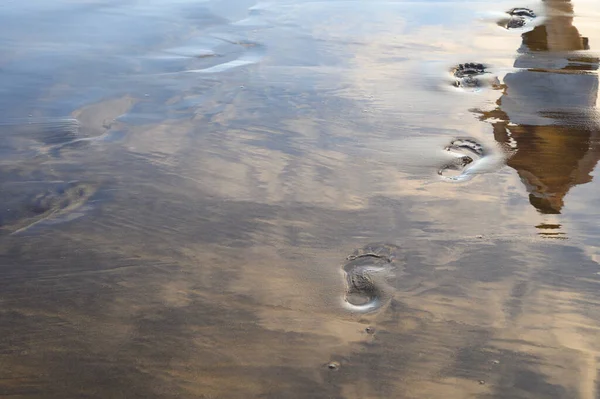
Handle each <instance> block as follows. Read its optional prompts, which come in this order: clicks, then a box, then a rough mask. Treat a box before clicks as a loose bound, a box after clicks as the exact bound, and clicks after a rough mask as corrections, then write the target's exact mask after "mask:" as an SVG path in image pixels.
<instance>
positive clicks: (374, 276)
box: [343, 243, 400, 312]
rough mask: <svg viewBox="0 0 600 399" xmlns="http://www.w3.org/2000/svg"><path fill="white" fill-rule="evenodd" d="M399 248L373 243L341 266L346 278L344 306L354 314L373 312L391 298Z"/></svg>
mask: <svg viewBox="0 0 600 399" xmlns="http://www.w3.org/2000/svg"><path fill="white" fill-rule="evenodd" d="M399 249H400V248H399V247H398V246H396V245H393V244H386V243H373V244H368V245H365V246H364V247H362V248H359V249H357V250H355V251H354V252H353V253H352V255H350V256H348V257H347V262H346V263H345V264H344V266H343V270H344V273H345V275H346V296H345V304H346V306H347V307H348V308H349V309H350V310H353V311H358V312H372V311H375V310H377V309H379V308H381V306H383V305H384V304H386V303H388V302H389V301H390V299H391V298H392V294H393V290H394V288H393V286H392V285H391V284H390V282H391V281H392V280H393V279H394V277H395V270H396V258H397V256H398V253H399Z"/></svg>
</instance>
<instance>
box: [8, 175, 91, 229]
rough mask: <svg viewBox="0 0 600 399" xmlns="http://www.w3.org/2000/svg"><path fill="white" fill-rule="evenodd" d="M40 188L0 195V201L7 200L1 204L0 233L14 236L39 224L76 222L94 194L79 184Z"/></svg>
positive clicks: (69, 183) (72, 183)
mask: <svg viewBox="0 0 600 399" xmlns="http://www.w3.org/2000/svg"><path fill="white" fill-rule="evenodd" d="M42 184H43V186H42V187H37V189H36V188H33V187H28V188H27V189H24V190H20V192H10V193H9V192H8V190H5V191H4V192H3V194H5V195H3V196H2V197H4V196H9V194H10V198H4V199H5V200H6V201H3V202H4V204H5V206H4V207H3V209H2V211H1V212H0V232H2V231H4V232H6V233H11V234H16V233H20V232H23V231H25V230H27V229H30V228H32V227H33V226H36V225H40V224H42V223H48V224H52V223H61V222H67V221H70V220H73V219H76V218H78V217H80V216H82V215H83V212H84V211H85V209H86V206H85V205H86V203H87V202H88V201H89V199H90V198H91V197H92V195H94V193H95V192H96V189H95V188H94V187H92V186H90V185H88V184H84V183H79V182H68V183H42ZM34 185H36V184H34ZM32 188H33V190H32ZM5 189H6V187H5Z"/></svg>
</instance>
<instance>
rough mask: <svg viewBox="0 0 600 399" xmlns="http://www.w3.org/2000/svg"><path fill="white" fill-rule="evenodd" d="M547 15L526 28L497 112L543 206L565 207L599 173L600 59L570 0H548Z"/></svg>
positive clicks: (497, 129)
mask: <svg viewBox="0 0 600 399" xmlns="http://www.w3.org/2000/svg"><path fill="white" fill-rule="evenodd" d="M544 6H545V13H546V19H545V20H544V22H543V23H542V24H541V25H538V26H536V27H535V28H533V29H532V30H531V31H529V32H526V33H524V34H523V35H522V38H523V43H522V46H521V48H520V49H519V53H520V55H519V57H518V58H517V60H516V62H515V67H517V68H522V69H521V70H520V71H518V72H514V73H509V74H508V75H507V76H506V77H505V81H504V83H505V85H504V91H503V95H502V97H501V98H500V99H499V100H498V102H497V104H498V106H499V107H498V108H497V109H496V110H494V111H492V112H487V113H485V114H484V116H483V118H484V119H493V122H492V124H493V126H494V137H495V139H496V140H497V141H498V142H499V143H502V144H504V145H506V146H507V147H510V148H511V149H512V150H513V151H514V155H513V156H512V157H511V158H510V159H509V160H508V162H507V164H508V165H509V166H510V167H512V168H513V169H515V170H516V171H517V172H518V174H519V176H520V177H521V179H522V181H523V183H524V184H525V186H526V188H527V191H528V192H529V201H530V203H531V205H533V206H534V207H535V208H536V209H537V210H538V211H539V212H541V213H544V214H558V213H561V209H562V208H563V206H564V198H565V196H566V195H567V193H568V191H569V189H570V188H571V187H573V186H575V185H578V184H585V183H588V182H589V181H591V180H592V177H591V176H590V173H591V172H592V170H593V169H594V167H595V166H596V163H597V162H598V160H599V159H600V141H599V139H600V137H599V133H598V131H599V129H598V123H597V121H596V120H595V118H594V116H595V115H594V111H595V109H594V107H595V105H596V101H597V97H598V75H597V74H596V72H595V71H596V70H597V69H598V63H599V59H598V58H596V57H594V56H591V55H588V53H586V52H585V50H588V49H589V43H588V38H586V37H582V36H581V35H580V34H579V32H578V30H577V28H576V27H574V26H573V25H572V22H573V5H572V4H571V2H570V1H568V0H547V1H545V3H544Z"/></svg>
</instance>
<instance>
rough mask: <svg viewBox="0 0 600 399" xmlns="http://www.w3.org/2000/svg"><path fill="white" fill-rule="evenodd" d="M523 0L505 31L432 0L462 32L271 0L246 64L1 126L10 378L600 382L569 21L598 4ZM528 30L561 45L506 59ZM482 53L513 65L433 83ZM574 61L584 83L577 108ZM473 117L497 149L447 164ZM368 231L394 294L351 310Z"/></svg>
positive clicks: (595, 391) (143, 392) (329, 390)
mask: <svg viewBox="0 0 600 399" xmlns="http://www.w3.org/2000/svg"><path fill="white" fill-rule="evenodd" d="M378 4H379V3H378ZM243 6H244V7H245V8H247V7H249V6H250V5H246V4H244V5H243ZM438 6H439V7H442V5H440V4H438ZM512 6H515V5H514V4H506V5H505V4H498V5H494V7H501V8H499V9H498V10H499V11H500V12H502V11H504V10H505V9H509V8H510V7H512ZM537 6H538V8H537V9H536V12H537V13H538V14H539V15H543V16H544V18H545V19H544V20H543V24H541V22H540V21H539V20H538V22H539V23H540V25H539V26H536V27H535V28H533V30H524V31H523V32H516V33H515V32H505V31H503V30H502V29H500V28H499V27H498V26H497V25H496V23H495V21H487V19H486V18H484V17H481V14H477V13H476V12H474V11H477V12H481V13H484V12H486V11H489V8H490V7H491V6H490V5H489V4H483V3H482V4H481V5H480V6H478V5H473V4H470V3H469V4H468V5H464V4H463V5H461V3H452V4H449V5H446V6H445V7H446V9H443V10H440V11H438V12H437V14H440V13H443V11H452V10H453V9H454V8H458V9H459V10H460V11H461V12H464V13H465V17H464V18H467V16H468V18H469V21H471V20H472V21H474V22H473V24H474V26H466V27H465V26H459V27H457V28H455V29H458V32H459V33H461V34H455V35H454V37H451V36H449V35H448V32H449V31H451V30H452V27H453V25H450V26H449V27H448V26H446V25H444V24H445V23H446V22H444V21H441V22H439V21H438V22H431V21H429V20H427V19H426V18H425V17H423V18H424V19H423V20H422V21H421V20H420V19H418V20H419V21H421V22H420V24H422V26H417V27H411V26H410V18H409V17H410V15H411V14H410V13H411V12H413V13H416V14H418V15H421V14H422V13H425V14H426V11H427V9H428V7H432V6H431V5H426V6H421V7H416V6H415V5H403V4H401V3H397V4H396V3H385V4H383V3H382V4H379V5H378V6H373V7H370V8H369V7H366V8H361V7H363V6H361V5H357V4H354V5H352V6H350V5H348V4H346V3H344V7H348V8H347V9H342V8H339V7H336V6H335V5H330V4H327V3H324V4H321V3H306V4H305V3H303V2H297V3H296V2H285V3H282V4H281V5H279V6H277V5H274V6H272V8H270V7H267V6H264V10H263V11H260V8H258V11H255V12H254V14H252V15H256V14H258V15H259V17H258V22H264V21H267V22H265V23H266V25H267V27H268V28H264V27H262V28H261V27H260V24H258V22H257V20H252V19H251V20H250V21H249V22H248V21H246V23H247V24H248V26H250V28H252V30H256V31H258V32H252V35H254V36H255V37H254V36H253V37H252V38H253V39H254V40H256V41H257V43H266V44H265V47H266V48H267V50H266V54H267V56H266V57H265V58H264V59H262V60H261V61H260V62H258V63H257V64H256V65H250V66H248V67H246V69H243V68H242V69H237V70H236V69H234V70H232V71H229V72H226V73H223V74H221V75H218V77H217V76H214V75H210V76H209V77H206V78H196V75H185V77H184V78H180V77H179V75H177V76H178V77H177V78H173V79H174V80H166V81H164V82H163V81H160V82H161V83H168V85H166V84H165V88H164V90H165V91H166V93H164V92H163V91H161V90H159V89H156V88H154V86H152V85H150V86H148V87H144V89H145V90H143V91H141V92H140V93H141V94H140V93H137V95H136V94H135V93H125V94H123V93H120V94H116V93H111V94H112V95H110V96H107V98H106V99H104V100H98V101H91V102H86V104H85V105H84V106H80V107H76V108H73V109H71V110H70V111H69V112H68V113H67V114H64V115H66V116H68V117H71V118H75V119H76V120H77V121H78V123H79V124H80V126H79V128H78V130H77V131H76V132H75V133H74V131H73V130H72V129H71V127H69V128H68V129H67V133H68V134H67V135H66V136H65V135H61V134H59V133H64V129H65V128H64V127H61V126H64V125H61V124H58V125H52V123H54V122H52V123H50V125H46V124H44V125H43V126H44V128H43V129H37V128H36V127H35V126H37V125H33V127H32V126H31V125H25V126H26V128H22V130H19V129H16V130H10V129H9V130H6V131H5V137H8V138H7V139H6V140H7V141H5V142H3V144H4V147H2V148H0V150H2V151H4V149H5V148H8V149H9V150H10V152H9V154H11V155H10V156H9V155H7V156H6V158H3V160H2V162H1V163H0V176H1V180H0V183H1V190H2V197H1V198H2V201H3V204H6V205H7V206H5V207H4V208H6V210H4V209H3V210H2V213H0V216H2V226H1V227H2V230H0V234H1V235H0V277H1V279H0V281H1V286H0V376H1V379H0V397H10V398H171V397H173V398H361V399H363V398H408V399H412V398H415V399H416V398H419V399H421V398H506V399H508V398H510V399H513V398H527V399H529V398H569V399H570V398H582V399H598V398H600V376H599V372H598V370H599V366H598V364H599V360H600V339H599V338H598V334H599V333H600V306H599V305H600V289H599V288H600V274H599V273H600V264H599V263H598V259H599V258H598V256H599V253H598V249H597V244H596V241H597V238H598V229H597V227H596V225H595V223H596V222H597V221H598V219H599V216H600V214H599V213H598V211H597V210H596V207H595V206H594V200H595V199H596V197H597V196H596V195H595V193H596V192H597V189H598V188H597V186H596V184H597V182H596V181H595V180H594V168H595V165H596V163H597V161H598V158H597V156H596V155H597V153H598V152H597V143H596V141H597V137H596V135H597V129H596V128H595V126H596V125H595V120H596V119H595V116H594V115H595V111H596V109H595V107H596V105H595V102H593V101H592V99H593V98H595V97H597V76H596V74H595V71H594V70H591V71H590V70H589V65H590V64H591V65H593V64H594V63H596V64H597V61H595V60H594V56H593V53H592V51H591V50H584V48H585V45H584V41H583V40H578V39H577V38H578V37H579V36H581V35H587V36H585V37H588V39H586V41H585V42H587V43H588V46H589V47H590V49H593V48H594V43H595V42H597V43H600V31H598V30H597V28H594V26H593V23H594V22H595V21H597V19H598V18H599V17H600V9H598V7H597V6H596V5H595V4H593V3H583V2H582V3H581V4H580V3H575V2H574V3H573V7H574V8H575V11H577V12H578V13H579V14H577V15H578V17H577V18H573V17H569V16H568V14H569V13H572V12H573V11H572V10H571V7H570V2H566V1H559V0H556V1H546V2H544V3H540V4H538V5H537ZM220 7H223V5H222V4H217V5H214V6H213V8H214V9H215V10H221V8H220ZM278 7H279V8H278ZM578 7H580V8H578ZM412 9H414V10H412ZM411 10H412V11H411ZM578 10H581V11H578ZM144 11H145V12H147V13H148V15H154V14H153V13H152V9H151V8H150V9H145V10H144ZM205 12H206V10H204V9H201V10H200V11H198V15H204V14H203V13H205ZM215 12H217V11H215ZM232 12H233V11H232ZM404 13H406V14H407V15H408V16H406V17H403V15H404ZM471 13H472V14H471ZM239 14H240V15H241V17H243V16H244V15H245V14H244V12H240V13H239ZM194 15H196V14H194ZM275 15H278V16H279V17H278V18H276V17H275ZM315 15H321V16H322V20H321V19H315V18H314V16H315ZM565 15H567V16H565ZM585 15H589V17H588V19H585V17H584V16H585ZM236 16H237V13H236ZM241 17H240V18H241ZM366 17H368V18H367V19H363V18H366ZM392 17H394V18H392ZM395 18H398V20H396V19H395ZM415 18H416V17H415ZM419 18H420V17H419ZM478 18H479V19H478ZM494 18H495V16H494ZM578 18H579V20H580V22H581V24H580V25H582V26H583V27H582V28H575V26H577V25H576V23H577V21H578ZM590 20H591V21H592V22H590ZM299 21H300V22H304V23H305V24H306V25H301V24H297V22H299ZM368 21H370V22H371V23H368ZM398 21H401V23H400V22H398ZM538 22H536V23H538ZM447 23H448V24H450V22H447ZM214 24H215V25H217V26H218V25H219V24H223V21H222V20H221V19H215V21H214ZM477 24H479V25H477ZM211 26H212V25H211ZM241 26H244V25H241ZM257 26H258V27H257ZM289 27H296V28H297V29H296V30H291V31H290V29H289ZM300 27H301V28H300ZM261 29H264V30H265V31H263V30H261ZM270 29H274V31H271V30H270ZM578 29H581V31H579V30H578ZM584 30H585V33H584ZM474 32H475V33H477V35H475V33H474ZM211 34H212V35H215V33H214V32H211ZM521 35H522V36H521ZM206 36H207V37H208V36H210V35H208V34H206ZM280 37H281V39H280ZM486 39H487V40H486ZM594 39H595V40H596V41H594ZM279 40H281V42H280V41H279ZM234 42H235V41H234ZM228 43H229V42H228ZM490 43H491V44H492V46H491V48H490ZM523 43H525V45H527V46H534V45H532V44H531V43H536V44H535V46H534V47H536V49H537V51H544V54H539V53H536V54H535V55H536V57H537V59H544V57H546V59H547V58H550V59H554V60H559V61H558V62H557V63H555V64H552V63H550V64H551V65H553V67H552V68H549V67H548V65H549V63H545V64H544V67H543V68H541V67H540V66H539V65H537V66H536V65H530V64H527V66H526V67H522V66H518V63H519V62H529V59H525V60H524V58H526V57H527V56H528V55H531V51H534V50H532V49H531V47H529V50H524V51H522V52H520V53H518V54H516V55H515V53H514V51H515V49H517V48H518V47H519V46H520V45H522V44H523ZM257 47H259V46H257ZM216 48H217V52H218V51H220V50H219V49H220V47H218V46H217V47H216ZM232 48H233V47H230V44H227V45H226V46H225V47H224V49H225V50H223V52H224V53H227V52H228V53H227V54H225V55H222V61H223V62H229V61H230V60H231V59H232V58H231V57H233V55H231V54H238V53H237V52H239V51H240V50H232ZM407 48H408V50H410V51H408V50H407ZM291 49H293V51H292V50H291ZM311 51H312V52H314V51H316V55H314V54H313V55H312V56H311V57H313V58H311V57H307V56H306V54H307V53H308V52H311ZM411 51H412V52H411ZM582 51H583V52H585V51H588V52H589V54H588V53H580V52H582ZM303 52H306V53H303ZM407 52H408V54H406V53H407ZM572 52H577V53H576V56H572V54H571V53H572ZM203 54H204V53H203ZM244 54H245V53H244ZM398 54H400V55H401V56H399V55H398ZM456 54H460V55H461V56H462V59H458V56H456ZM565 54H566V55H565ZM236 56H237V55H236ZM404 56H406V59H404V58H403V57H404ZM240 57H243V56H240ZM472 57H478V59H477V60H475V61H477V62H479V61H481V62H487V63H489V64H494V63H497V64H498V65H500V67H505V68H507V71H508V72H507V73H506V75H507V76H508V75H509V74H510V73H512V74H513V76H512V78H511V77H510V76H508V77H504V78H503V85H504V86H502V87H501V88H500V89H499V90H492V89H489V90H482V91H481V92H461V91H457V90H454V89H453V88H452V87H451V85H450V84H448V85H445V83H446V82H445V79H446V77H445V76H444V73H445V71H447V70H448V69H447V68H446V65H445V63H451V62H470V61H473V60H472V59H471V58H472ZM581 57H584V58H585V59H586V60H588V61H586V62H587V64H586V65H587V67H585V68H587V69H584V67H581V66H580V67H579V69H577V68H578V67H577V65H579V64H577V62H572V61H568V62H563V61H562V60H563V59H566V60H569V59H575V58H581ZM204 58H206V57H204ZM204 58H203V61H198V60H193V61H189V62H190V65H189V67H190V68H192V69H194V70H198V69H202V67H206V68H212V67H214V65H213V64H207V65H204V64H202V65H200V66H199V65H197V63H198V62H216V61H214V60H212V57H208V58H211V60H204ZM217 58H218V57H217ZM441 58H442V59H444V62H440V61H439V59H441ZM455 58H456V59H455ZM515 58H516V59H517V61H515ZM519 59H520V60H521V61H519ZM590 59H591V61H590ZM136 60H137V61H138V62H139V64H136V68H134V69H136V70H141V71H142V72H145V71H146V70H145V69H144V68H149V69H152V68H158V67H156V66H154V65H151V66H150V67H147V66H145V64H144V62H146V61H145V60H144V59H142V58H140V59H137V58H136ZM161 62H162V61H161ZM178 62H179V61H178ZM536 62H537V61H536ZM513 63H515V64H517V65H515V69H511V68H512V67H513V65H512V64H513ZM442 64H443V65H442ZM177 65H179V64H177ZM555 65H560V68H557V67H556V66H555ZM500 67H498V68H500ZM169 68H171V66H169ZM436 68H437V69H436ZM517 68H521V69H517ZM167 69H168V68H167ZM432 70H433V71H437V72H435V73H432V72H431V71H432ZM573 71H574V72H573ZM494 72H495V73H498V74H500V72H501V71H500V72H498V71H497V70H495V71H494ZM436 73H437V74H436ZM534 73H535V74H539V80H538V82H542V83H544V82H546V83H548V82H549V83H548V84H549V85H550V86H551V87H552V88H553V90H554V91H552V90H550V91H547V90H546V91H544V90H542V91H536V90H535V88H532V87H528V86H527V85H526V84H525V85H522V84H523V82H527V81H531V80H530V79H529V78H528V75H527V74H534ZM569 73H573V74H575V75H574V76H579V75H581V76H583V78H582V79H583V80H586V81H588V79H591V80H590V81H591V82H596V83H595V85H594V84H593V83H592V84H589V85H587V86H586V87H587V91H586V93H587V94H588V96H587V97H589V101H588V100H587V97H586V100H585V101H588V102H587V103H585V101H584V103H581V104H579V103H578V109H577V110H576V112H574V111H573V110H565V109H564V107H563V106H564V105H565V104H564V103H561V101H560V98H564V96H568V93H570V91H569V90H570V87H571V86H569V85H570V84H571V83H569V84H568V85H567V87H560V86H556V85H554V83H555V82H556V80H555V79H559V78H560V76H559V75H563V74H569ZM519 74H521V75H519ZM577 74H579V75H577ZM515 75H516V76H515ZM523 75H525V76H523ZM190 76H194V79H192V78H191V77H190ZM203 76H204V75H203ZM207 76H208V75H207ZM536 76H538V75H536ZM557 76H559V77H558V78H557ZM135 77H136V78H137V75H135ZM156 79H159V78H156ZM165 79H169V78H165ZM177 79H182V80H183V82H184V83H185V84H182V83H181V82H179V81H178V80H177ZM511 79H512V80H511ZM520 79H522V80H520ZM432 81H433V83H432ZM511 82H516V83H515V85H513V86H511ZM570 82H575V83H573V84H575V85H577V84H578V83H577V82H579V80H578V79H577V78H575V79H574V80H571V81H570ZM71 84H73V85H75V84H76V82H72V83H71ZM438 84H439V85H440V86H439V87H437V85H438ZM242 86H243V87H242ZM434 86H435V87H434ZM442 86H443V88H440V87H442ZM446 86H447V87H446ZM542 86H543V85H542ZM167 87H168V88H167ZM542 88H543V87H542ZM171 89H172V90H173V92H169V91H168V90H171ZM538 89H539V87H538ZM63 92H66V93H67V95H71V94H72V93H71V92H70V89H68V88H65V86H63V85H62V84H59V83H56V84H55V86H51V87H49V88H46V89H45V90H44V93H42V94H40V98H41V99H43V101H50V100H51V101H57V98H62V97H61V95H63V94H61V93H63ZM198 93H201V95H202V96H204V97H202V99H201V100H198V98H197V96H198ZM548 93H550V94H553V95H554V96H552V95H549V94H548ZM565 93H567V94H565ZM145 94H148V95H147V96H146V95H145ZM157 97H158V98H157ZM48 99H50V100H48ZM557 99H558V100H557ZM183 100H185V101H187V102H185V101H183ZM39 101H40V104H45V103H44V102H43V101H42V100H39ZM197 101H198V102H197ZM511 101H513V104H514V103H516V104H517V105H516V106H514V105H512V106H511ZM182 102H183V103H184V104H183V105H181V104H182ZM157 104H158V105H157ZM189 104H192V105H189ZM523 104H526V106H523ZM566 105H569V104H566ZM153 107H156V108H153ZM178 107H179V108H178ZM42 110H44V109H43V107H42ZM157 110H160V111H157ZM165 110H166V111H165ZM32 115H33V116H32V117H33V118H36V120H39V121H49V119H44V118H46V114H45V113H44V112H41V111H40V112H39V114H38V113H33V114H32ZM182 115H183V116H182ZM19 121H20V120H18V121H17V122H19ZM17 122H15V121H12V122H11V124H10V125H8V126H22V125H19V123H20V122H19V123H17ZM3 126H4V125H3ZM45 126H59V127H57V128H52V129H50V128H46V127H45ZM69 126H70V125H69ZM61 129H63V130H61ZM69 129H71V130H69ZM3 131H4V130H3ZM13 131H20V132H21V131H24V132H27V134H23V135H20V136H14V137H13V136H12V135H11V134H10V132H13ZM6 132H7V133H6ZM73 135H75V136H73ZM464 135H468V136H472V137H473V138H474V139H476V140H477V141H479V142H481V143H483V144H484V146H486V148H493V146H494V143H498V145H499V146H505V147H508V149H507V152H511V155H512V156H510V157H508V156H507V159H506V165H507V166H508V167H504V168H500V167H498V168H496V169H494V170H492V171H489V172H487V173H483V174H481V175H477V176H476V177H474V178H473V179H472V180H469V181H468V182H464V183H457V184H453V183H448V182H444V181H440V180H439V179H438V176H437V174H436V170H437V167H438V165H439V163H440V162H443V153H442V148H443V146H444V145H447V143H448V142H449V141H450V140H451V139H452V138H454V137H457V136H464ZM64 137H67V138H66V139H65V138H64ZM74 137H75V138H74ZM49 138H50V139H51V140H50V139H49ZM79 139H84V140H79ZM429 146H430V147H431V148H430V147H429ZM436 148H439V149H440V151H438V150H437V149H436ZM501 148H502V147H501ZM497 151H498V152H500V150H497ZM3 154H4V153H3ZM17 155H18V156H17ZM69 184H70V185H69ZM71 187H83V188H84V189H83V191H77V190H75V191H73V189H72V188H71ZM550 234H554V235H550ZM552 237H555V238H562V239H560V240H559V239H553V238H552ZM370 242H388V243H393V244H396V245H398V246H399V247H400V250H399V252H400V253H399V256H398V260H397V262H396V263H397V265H396V266H395V267H396V268H395V269H394V273H395V278H394V279H393V281H391V282H390V284H392V289H393V290H392V291H391V292H389V295H390V300H389V301H386V302H385V303H384V304H383V305H382V306H381V307H380V308H378V309H377V310H376V311H373V312H368V313H356V312H355V313H353V312H350V311H349V310H348V309H347V308H346V307H345V306H344V303H343V301H344V293H345V290H346V287H345V279H344V274H343V266H344V264H345V262H347V261H348V260H347V259H346V258H347V256H348V255H350V254H351V253H352V252H353V251H354V250H355V249H356V248H361V247H363V246H364V245H365V244H368V243H370ZM367 329H369V330H368V331H367ZM330 364H334V365H335V367H333V368H331V367H329V366H328V365H330Z"/></svg>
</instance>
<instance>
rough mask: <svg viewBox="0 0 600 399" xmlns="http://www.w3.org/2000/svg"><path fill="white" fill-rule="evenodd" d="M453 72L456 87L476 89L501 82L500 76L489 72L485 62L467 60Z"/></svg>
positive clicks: (453, 83)
mask: <svg viewBox="0 0 600 399" xmlns="http://www.w3.org/2000/svg"><path fill="white" fill-rule="evenodd" d="M451 72H452V75H454V81H453V82H452V85H453V86H454V87H458V88H463V89H470V90H474V89H479V88H481V87H488V86H494V85H497V84H499V81H498V78H497V77H496V76H494V75H492V74H491V73H490V72H488V70H487V67H486V66H485V65H484V64H479V63H475V62H467V63H466V64H459V65H457V66H456V67H454V68H453V69H452V71H451Z"/></svg>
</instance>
